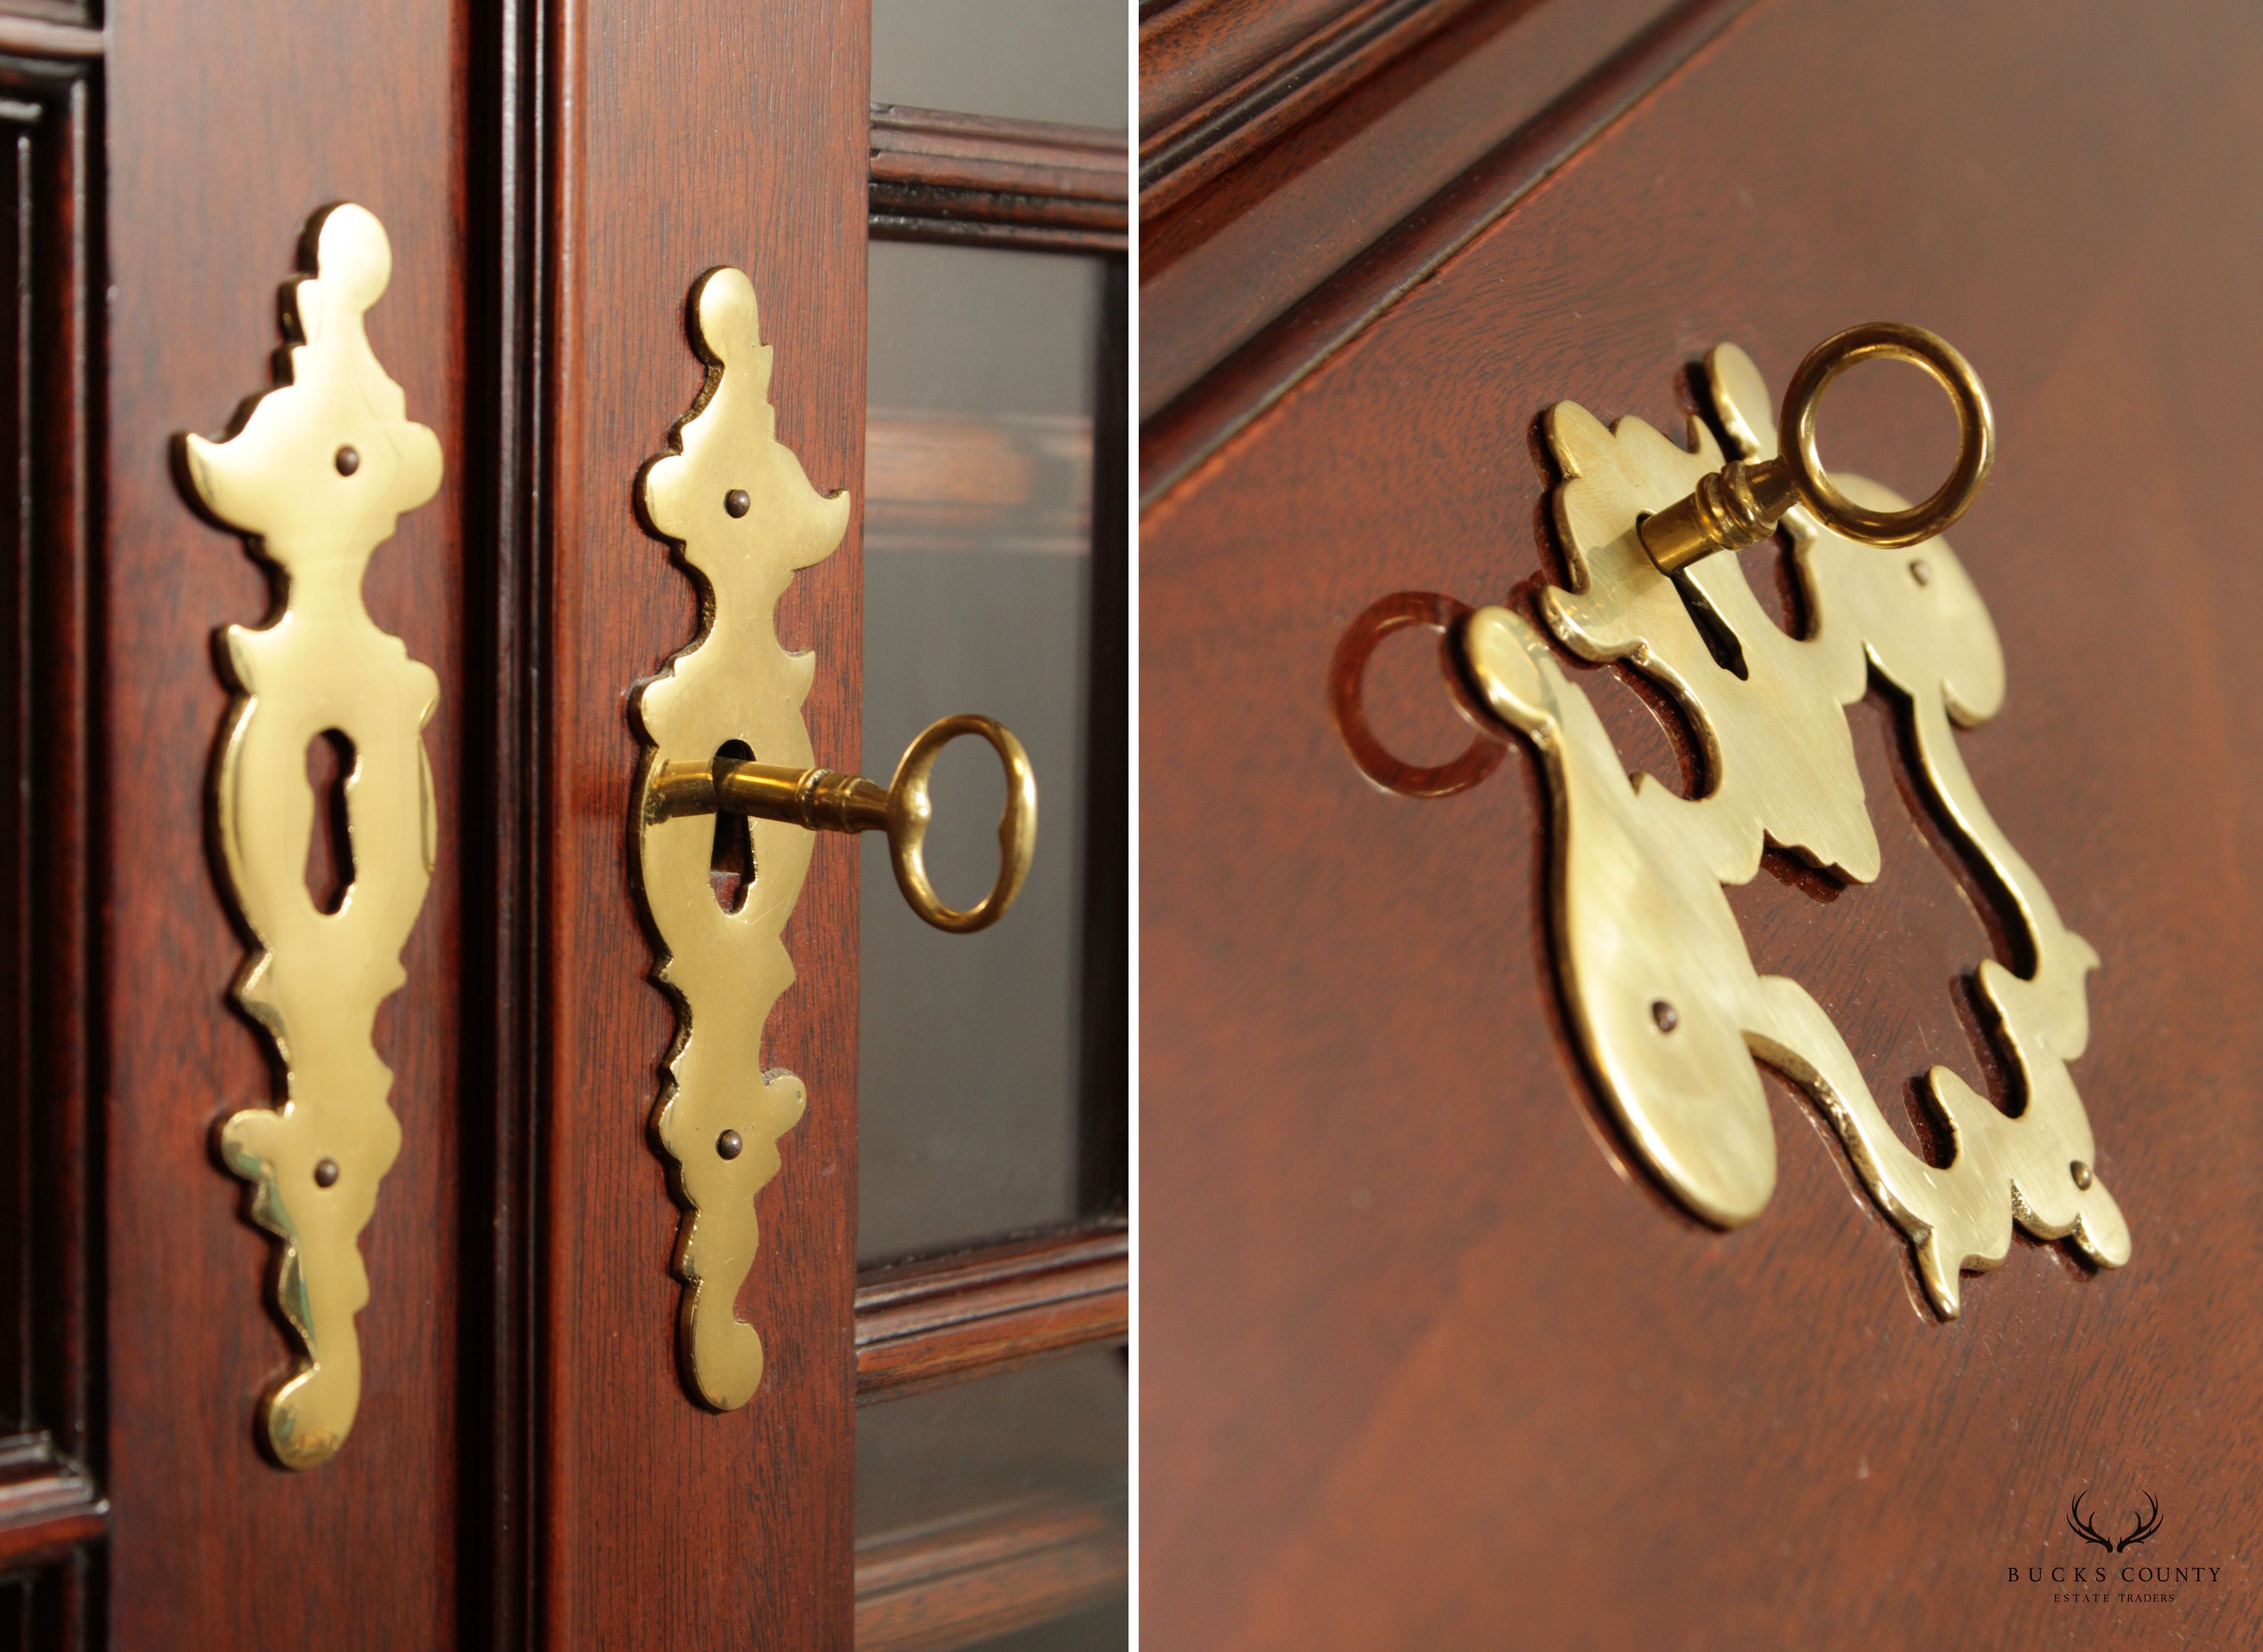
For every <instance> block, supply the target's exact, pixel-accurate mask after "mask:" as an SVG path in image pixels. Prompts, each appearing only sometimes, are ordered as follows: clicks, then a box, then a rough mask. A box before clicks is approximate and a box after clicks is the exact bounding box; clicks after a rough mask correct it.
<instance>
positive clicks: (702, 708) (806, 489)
mask: <svg viewBox="0 0 2263 1652" xmlns="http://www.w3.org/2000/svg"><path fill="white" fill-rule="evenodd" d="M690 330H691V338H692V343H693V346H694V347H695V349H697V350H698V354H699V357H700V359H701V360H702V361H703V362H705V364H706V368H707V379H706V383H705V386H703V387H702V389H701V390H700V393H699V396H698V400H696V401H694V402H693V403H692V406H691V410H690V412H689V413H687V414H685V415H684V416H683V418H682V419H681V420H679V421H678V422H676V426H675V428H674V429H672V430H670V431H669V448H670V449H671V450H672V451H669V452H668V453H664V454H662V455H660V456H658V457H657V458H653V459H651V460H649V461H647V463H646V465H645V467H644V469H643V472H642V473H640V476H639V477H638V480H637V498H638V501H639V504H640V507H641V509H642V510H643V513H644V518H645V522H646V524H647V526H648V527H649V528H650V529H651V530H652V531H653V532H654V534H655V535H657V536H659V537H661V538H663V539H666V540H668V541H669V543H671V544H672V545H675V546H676V548H677V554H678V558H679V560H680V561H681V563H682V565H683V567H684V569H685V571H686V572H687V573H688V574H690V576H691V577H692V579H693V580H694V581H695V582H696V583H697V584H698V586H699V588H700V596H701V611H702V614H703V616H704V617H705V624H704V625H703V626H702V628H701V630H700V633H699V635H698V637H697V638H694V639H693V641H692V643H691V645H690V646H689V647H687V648H685V649H684V650H683V652H682V653H679V654H677V655H676V657H675V659H673V660H670V661H669V664H668V666H667V668H666V669H664V670H663V671H662V672H661V674H660V675H658V676H656V677H652V678H649V679H647V681H646V682H642V683H640V684H639V685H638V687H637V689H636V691H635V693H634V695H633V698H632V700H631V708H632V715H633V718H634V720H635V723H636V726H637V730H638V732H639V733H640V736H641V737H642V739H643V741H644V745H645V754H644V764H643V768H642V769H641V770H640V775H639V778H638V783H637V795H636V802H635V816H634V819H635V822H636V825H635V832H636V844H637V861H636V865H637V873H638V879H637V891H638V897H639V898H640V900H641V901H642V903H643V905H644V910H645V915H646V917H647V920H648V921H649V923H650V924H651V927H652V929H653V932H654V934H655V935H656V936H657V938H658V941H659V947H658V950H659V954H660V958H659V967H658V969H657V970H656V971H655V976H656V978H657V979H658V980H659V982H660V983H661V985H662V987H663V988H664V989H665V990H666V991H667V992H668V994H669V998H670V999H673V1000H674V1002H675V1005H676V1044H675V1048H674V1049H673V1050H670V1051H669V1057H668V1072H669V1080H668V1083H667V1085H666V1086H665V1087H664V1089H663V1091H662V1095H661V1099H660V1103H659V1106H658V1107H656V1108H655V1109H654V1114H653V1121H652V1123H653V1134H654V1136H655V1138H656V1139H657V1140H658V1142H659V1144H660V1147H661V1150H662V1152H664V1153H665V1154H666V1155H667V1157H668V1158H669V1161H670V1165H671V1173H670V1178H669V1180H670V1184H671V1187H673V1189H674V1191H675V1194H676V1200H677V1201H678V1202H679V1203H680V1204H681V1205H682V1206H683V1220H682V1222H681V1223H680V1224H679V1225H678V1228H677V1230H676V1260H675V1271H676V1276H677V1277H678V1278H679V1279H681V1280H683V1302H682V1306H681V1309H680V1310H679V1316H678V1321H677V1346H678V1349H679V1352H680V1354H681V1357H682V1360H683V1367H684V1372H685V1375H686V1378H687V1380H688V1381H689V1382H690V1386H691V1388H692V1389H693V1391H694V1392H696V1393H697V1394H698V1396H699V1397H700V1399H701V1400H703V1401H704V1402H705V1403H706V1404H708V1405H709V1406H711V1407H712V1408H713V1409H715V1410H719V1411H728V1410H736V1409H737V1408H738V1407H740V1406H741V1405H744V1404H745V1403H747V1402H748V1400H749V1399H751V1398H753V1397H754V1393H755V1389H756V1386H757V1385H759V1384H760V1383H761V1381H762V1379H763V1343H762V1338H761V1336H760V1335H759V1334H758V1333H757V1332H756V1330H755V1328H754V1326H752V1325H750V1324H748V1323H747V1322H746V1321H745V1320H743V1319H741V1318H740V1317H738V1313H737V1310H736V1309H735V1307H734V1302H735V1299H736V1298H737V1296H738V1294H739V1288H740V1286H741V1285H742V1284H743V1283H744V1282H745V1281H746V1278H747V1275H748V1273H750V1272H751V1271H752V1270H753V1267H754V1264H755V1248H756V1244H757V1242H758V1239H759V1237H760V1232H759V1229H758V1226H757V1224H756V1216H755V1195H756V1194H757V1193H759V1192H760V1191H761V1190H762V1189H763V1187H765V1186H766V1185H767V1184H768V1183H769V1182H770V1179H771V1178H772V1177H774V1176H776V1175H777V1172H778V1168H779V1158H778V1138H779V1137H780V1136H784V1134H785V1132H786V1131H788V1130H790V1129H792V1128H793V1127H794V1125H795V1124H797V1123H799V1122H800V1119H801V1115H802V1112H803V1109H804V1108H805V1107H806V1106H807V1103H808V1098H807V1093H806V1091H805V1090H804V1088H803V1086H802V1082H801V1080H800V1079H799V1078H796V1077H795V1076H794V1075H793V1074H792V1073H790V1072H786V1071H783V1070H779V1071H770V1070H766V1069H765V1068H764V1067H763V1060H762V1045H763V1025H764V1023H765V1022H767V1021H769V1020H770V1011H771V1009H772V1008H773V1007H774V1006H776V1005H777V1000H778V998H779V996H780V994H782V993H783V992H784V991H785V990H786V988H787V987H789V986H791V985H792V984H793V960H792V958H791V957H789V956H787V954H786V949H785V941H784V929H785V923H786V920H787V919H788V918H790V917H791V916H792V914H793V908H794V904H795V902H796V901H798V900H799V898H801V885H802V881H803V879H804V878H805V877H806V876H808V872H809V857H810V853H811V849H812V847H813V844H814V842H815V839H814V837H813V834H812V833H810V832H809V831H807V830H806V829H805V828H804V827H802V826H799V825H795V824H789V823H788V822H786V821H784V820H779V819H762V818H758V817H757V818H750V819H748V830H749V832H750V833H751V834H752V843H753V847H754V855H753V881H752V885H751V887H750V888H749V889H748V891H746V895H745V898H744V899H743V900H742V901H741V903H740V905H738V907H737V909H736V910H735V911H726V910H725V909H724V908H723V907H722V906H721V905H719V904H718V902H717V901H716V898H715V896H714V892H713V890H712V885H711V884H710V883H709V881H708V868H709V864H710V861H711V857H712V848H713V844H714V833H715V823H714V820H713V819H712V816H710V815H707V814H703V813H676V812H671V811H670V810H669V809H668V808H666V807H662V806H657V804H658V802H659V799H658V796H657V789H658V788H659V787H660V785H661V783H662V780H663V778H664V777H666V776H669V775H675V774H679V773H681V772H683V766H685V765H690V766H692V767H694V768H707V767H709V766H710V765H712V764H713V763H714V761H715V760H716V758H717V755H718V754H719V753H720V752H721V751H722V749H723V747H725V746H726V745H727V744H729V743H731V742H733V741H737V742H740V743H741V744H743V745H744V746H745V747H746V748H747V749H748V751H749V752H750V753H751V754H753V761H756V762H757V763H762V764H765V765H770V766H776V767H782V768H793V769H803V770H806V769H809V768H813V767H814V757H813V753H812V752H811V749H810V742H809V730H808V728H807V727H806V725H804V723H803V721H802V716H801V707H802V702H803V701H804V700H805V699H806V698H807V697H808V695H809V686H810V683H811V682H812V681H813V677H814V675H815V672H816V665H817V661H816V656H815V655H814V654H810V653H799V654H797V653H787V652H786V650H785V648H784V645H782V644H781V643H780V642H779V641H778V638H777V603H778V599H779V598H780V597H782V596H784V595H785V591H786V588H787V586H788V585H790V584H792V581H793V576H794V574H795V572H796V571H797V570H799V569H801V568H806V567H808V566H812V565H813V564H815V563H818V562H821V561H823V560H824V559H826V558H827V557H828V556H830V555H832V554H833V552H834V549H835V546H837V545H839V544H840V543H841V536H842V534H843V533H844V532H846V531H847V530H848V526H849V495H848V494H845V493H836V494H819V493H818V491H817V490H816V489H815V488H814V487H811V486H810V484H809V479H808V477H807V476H806V474H805V473H803V471H802V468H801V462H800V461H799V459H797V458H795V457H794V456H793V454H792V451H790V450H789V449H787V448H786V447H785V446H784V444H781V443H780V442H779V441H778V440H777V434H776V429H777V412H776V410H775V409H774V408H771V406H770V346H768V345H767V344H765V343H763V342H762V338H761V335H760V331H759V327H758V318H757V314H756V304H755V288H754V284H753V283H752V282H751V281H749V280H748V278H747V277H746V276H745V274H744V273H742V272H741V271H737V270H731V269H719V270H711V271H708V272H707V273H706V274H705V275H703V276H702V277H700V278H699V279H698V282H697V283H696V284H695V285H693V287H692V289H691V301H690Z"/></svg>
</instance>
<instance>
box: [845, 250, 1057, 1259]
mask: <svg viewBox="0 0 2263 1652" xmlns="http://www.w3.org/2000/svg"><path fill="white" fill-rule="evenodd" d="M1100 279H1101V272H1100V267H1099V265H1098V264H1097V263H1095V262H1094V261H1091V260H1088V259H1081V258H1072V257H1061V256H1052V255H1047V254H1041V253H1021V252H998V251H991V250H987V249H971V248H963V247H935V246H925V245H919V244H914V243H904V242H875V243H874V244H873V246H872V248H871V368H870V372H871V409H870V415H869V420H868V423H867V427H866V442H867V446H866V463H865V516H864V772H865V773H867V774H869V775H872V776H876V777H885V776H887V775H889V774H891V773H892V772H893V770H894V767H895V762H896V759H897V758H898V757H899V756H900V755H901V754H902V752H903V749H904V747H905V746H906V745H907V744H908V743H909V741H910V740H911V739H912V737H913V736H914V735H915V734H916V733H917V732H919V731H920V730H921V729H922V728H924V727H925V726H926V725H928V724H929V723H931V722H933V721H934V720H935V719H936V718H940V717H945V716H948V715H950V714H951V713H952V712H955V711H980V712H982V713H985V714H986V715H987V716H990V717H994V718H997V719H998V720H999V721H1000V722H1001V723H1003V724H1005V725H1006V726H1007V727H1009V728H1010V729H1012V730H1013V731H1014V732H1015V733H1016V735H1018V736H1019V737H1020V739H1021V740H1022V743H1023V746H1024V747H1026V748H1027V749H1028V751H1029V754H1030V762H1031V764H1032V765H1033V766H1034V768H1036V770H1037V776H1038V849H1037V856H1036V859H1035V861H1034V862H1033V863H1032V865H1031V868H1030V879H1029V882H1028V884H1025V885H1024V886H1023V891H1022V894H1021V898H1019V899H1018V900H1017V901H1016V903H1015V905H1014V908H1013V910H1012V911H1011V912H1009V913H1007V915H1006V916H1005V918H1004V919H1003V920H1001V921H1000V922H999V923H998V924H997V925H996V926H995V927H993V928H990V929H987V930H985V931H983V932H982V933H980V934H972V935H950V934H944V933H943V932H941V931H940V930H936V929H932V928H929V927H928V926H927V925H925V924H923V923H922V922H921V921H920V920H918V919H916V918H915V917H914V916H913V915H912V913H911V912H910V910H909V908H907V906H906V905H904V901H903V897H902V896H901V894H900V893H899V892H898V891H897V889H896V885H895V878H894V875H893V872H892V870H891V869H890V867H889V863H888V855H887V846H886V843H885V842H883V841H882V840H880V839H879V837H878V835H877V834H874V835H871V836H868V837H867V838H865V839H864V851H863V854H864V861H863V896H864V937H863V945H862V949H861V950H862V957H863V964H862V970H863V974H862V979H863V995H864V1006H863V1013H862V1026H863V1039H862V1046H861V1050H862V1057H861V1058H862V1064H863V1082H862V1086H861V1093H862V1099H861V1108H860V1111H861V1120H862V1122H861V1130H860V1134H861V1144H860V1147H859V1155H860V1159H861V1164H862V1179H861V1182H860V1190H859V1216H858V1233H857V1249H858V1253H859V1254H860V1255H862V1256H864V1257H866V1258H868V1259H877V1258H886V1257H893V1256H900V1255H906V1254H909V1253H912V1252H918V1251H923V1250H935V1249H937V1248H940V1247H942V1246H944V1245H947V1244H951V1243H953V1242H956V1241H964V1240H969V1239H976V1238H983V1237H991V1236H994V1235H997V1234H1001V1233H1006V1232H1010V1231H1014V1230H1023V1229H1028V1228H1031V1227H1040V1226H1046V1225H1051V1224H1054V1223H1061V1222H1065V1221H1067V1220H1070V1219H1072V1218H1073V1217H1074V1216H1075V1215H1076V1214H1077V1198H1078V1192H1077V1115H1078V1103H1079V1073H1080V1060H1081V1056H1080V1049H1079V1035H1080V1028H1079V1021H1080V1007H1081V992H1082V988H1081V942H1082V916H1083V913H1082V890H1083V876H1084V866H1083V846H1084V835H1085V822H1084V814H1085V797H1084V792H1085V764H1086V761H1087V757H1086V752H1085V735H1086V717H1087V701H1086V694H1087V681H1086V680H1087V677H1088V655H1089V653H1090V641H1089V637H1090V626H1091V620H1090V603H1091V582H1092V556H1091V498H1092V416H1091V408H1092V407H1093V404H1094V394H1095V366H1096V362H1095V356H1096V350H1097V339H1098V336H1099V312H1098V307H1099V300H1100V290H1101V289H1100ZM934 797H935V805H936V819H935V825H934V826H933V828H932V829H931V831H930V833H929V839H928V865H929V872H930V875H931V876H933V877H934V879H935V882H936V889H937V891H939V892H940V893H941V894H942V896H943V898H944V899H945V900H947V901H950V902H951V904H952V905H958V906H965V905H972V903H973V902H974V901H976V900H978V899H980V897H981V895H982V893H983V892H984V891H986V890H987V888H988V887H989V885H990V883H991V880H992V878H993V877H994V875H995V872H996V868H997V859H998V841H997V826H996V822H997V819H998V811H999V808H1000V806H1001V804H1002V803H1003V801H1004V797H1005V787H1004V783H1003V781H1002V780H1001V776H1000V773H999V768H998V762H997V759H996V757H995V756H994V754H992V753H991V751H990V750H989V748H988V747H987V746H985V745H983V744H982V743H981V742H980V740H961V741H958V742H956V743H955V744H953V745H952V746H951V747H949V748H948V749H947V750H946V751H945V753H944V756H943V760H942V761H941V762H939V763H938V764H937V765H936V772H935V780H934Z"/></svg>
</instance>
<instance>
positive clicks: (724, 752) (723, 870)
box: [707, 740, 755, 912]
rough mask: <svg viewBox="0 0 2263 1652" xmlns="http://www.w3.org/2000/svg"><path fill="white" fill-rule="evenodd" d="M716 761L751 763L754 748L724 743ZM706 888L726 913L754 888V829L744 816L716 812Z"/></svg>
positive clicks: (734, 909) (742, 743) (741, 742)
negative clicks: (713, 840)
mask: <svg viewBox="0 0 2263 1652" xmlns="http://www.w3.org/2000/svg"><path fill="white" fill-rule="evenodd" d="M715 761H717V762H719V763H725V762H740V763H750V762H752V761H755V748H754V747H751V746H749V745H748V744H747V742H746V741H744V740H725V741H724V742H723V744H722V745H721V747H719V748H718V749H717V750H716V753H715ZM707 886H708V887H709V888H710V889H712V890H713V891H715V904H716V905H718V906H720V907H721V908H722V909H723V910H724V911H725V912H737V911H739V910H740V909H741V908H742V907H743V906H745V905H746V904H747V891H749V890H751V889H752V888H754V886H755V828H754V822H753V821H751V820H749V819H748V818H747V817H746V816H745V815H742V814H728V813H726V812H724V811H722V810H720V809H718V810H717V811H716V812H715V848H714V850H713V852H712V854H711V855H710V856H709V857H708V861H707Z"/></svg>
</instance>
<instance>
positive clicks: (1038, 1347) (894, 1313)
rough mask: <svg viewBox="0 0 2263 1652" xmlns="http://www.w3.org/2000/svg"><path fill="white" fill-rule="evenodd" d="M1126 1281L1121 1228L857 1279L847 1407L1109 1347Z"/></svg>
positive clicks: (1126, 1305)
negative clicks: (852, 1380)
mask: <svg viewBox="0 0 2263 1652" xmlns="http://www.w3.org/2000/svg"><path fill="white" fill-rule="evenodd" d="M1131 1276H1132V1260H1131V1244H1130V1236H1129V1235H1128V1234H1127V1233H1126V1231H1125V1230H1124V1229H1123V1228H1121V1227H1108V1228H1102V1229H1084V1230H1079V1231H1075V1232H1071V1233H1060V1234H1049V1235H1046V1236H1045V1237H1041V1238H1034V1239H1022V1240H1016V1241H1012V1242H1010V1243H1008V1244H999V1245H994V1246H990V1247H988V1248H986V1249H983V1250H980V1251H974V1252H965V1253H962V1254H960V1255H957V1256H948V1257H938V1258H935V1259H930V1260H926V1261H920V1262H908V1263H898V1264H895V1265H893V1266H886V1267H879V1268H870V1269H867V1270H865V1271H864V1273H862V1274H861V1275H860V1276H859V1277H858V1280H857V1403H859V1404H864V1403H867V1402H870V1401H872V1400H877V1399H895V1398H899V1397H900V1396H904V1395H907V1394H917V1393H922V1392H923V1391H925V1390H927V1389H936V1388H942V1387H944V1386H945V1385H946V1384H949V1383H952V1382H961V1381H966V1380H967V1379H968V1378H970V1377H977V1376H985V1375H988V1374H991V1373H993V1372H997V1371H1005V1370H1010V1369H1012V1368H1013V1367H1016V1366H1023V1365H1030V1364H1034V1363H1035V1362H1037V1361H1038V1360H1044V1359H1047V1358H1050V1357H1051V1356H1052V1355H1054V1354H1059V1353H1069V1352H1071V1351H1072V1350H1074V1349H1077V1348H1088V1347H1093V1346H1095V1345H1106V1344H1109V1343H1114V1342H1121V1341H1122V1340H1123V1339H1124V1337H1125V1336H1126V1335H1127V1334H1128V1333H1129V1331H1130V1329H1131Z"/></svg>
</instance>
